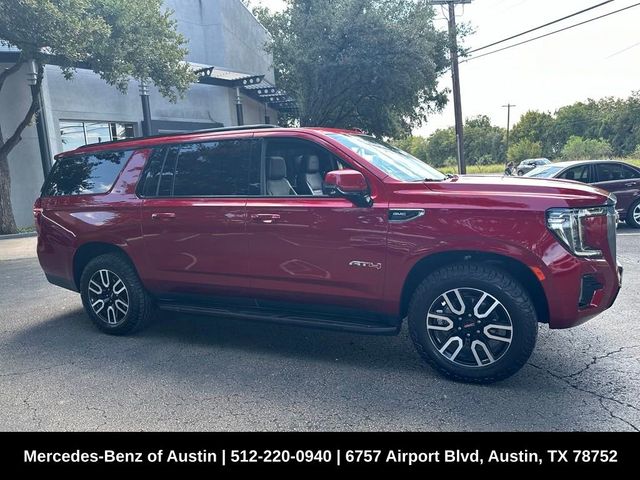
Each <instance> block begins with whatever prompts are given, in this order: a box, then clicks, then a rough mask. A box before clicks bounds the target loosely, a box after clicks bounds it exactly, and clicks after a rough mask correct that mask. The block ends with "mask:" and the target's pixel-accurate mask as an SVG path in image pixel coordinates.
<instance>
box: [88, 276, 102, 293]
mask: <svg viewBox="0 0 640 480" xmlns="http://www.w3.org/2000/svg"><path fill="white" fill-rule="evenodd" d="M89 290H90V291H92V292H93V293H95V294H96V295H102V292H103V290H102V287H101V286H100V285H98V284H97V283H96V282H95V281H94V280H93V279H92V280H91V281H90V282H89Z"/></svg>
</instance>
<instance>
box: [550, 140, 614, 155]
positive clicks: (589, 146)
mask: <svg viewBox="0 0 640 480" xmlns="http://www.w3.org/2000/svg"><path fill="white" fill-rule="evenodd" d="M612 153H613V149H612V148H611V145H609V143H608V142H607V141H606V140H603V139H598V140H596V139H592V138H587V139H585V138H582V137H578V136H572V137H570V138H569V140H568V141H567V144H566V145H565V146H564V148H563V149H562V159H563V160H596V159H603V158H608V157H610V156H611V154H612Z"/></svg>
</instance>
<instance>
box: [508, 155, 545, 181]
mask: <svg viewBox="0 0 640 480" xmlns="http://www.w3.org/2000/svg"><path fill="white" fill-rule="evenodd" d="M550 163H551V160H549V159H548V158H529V159H527V160H523V161H521V162H520V164H519V165H518V166H517V167H516V172H517V173H518V176H519V177H521V176H523V175H524V174H526V173H528V172H530V171H531V170H533V169H534V168H537V167H541V166H542V165H549V164H550Z"/></svg>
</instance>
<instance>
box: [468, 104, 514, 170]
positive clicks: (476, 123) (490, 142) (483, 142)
mask: <svg viewBox="0 0 640 480" xmlns="http://www.w3.org/2000/svg"><path fill="white" fill-rule="evenodd" d="M464 129H465V130H464V151H465V157H466V159H467V163H468V164H469V165H476V164H482V165H484V164H487V163H502V162H504V159H505V143H504V141H505V135H506V131H505V130H504V129H503V128H500V127H495V126H493V125H491V120H490V119H489V117H487V116H486V115H479V116H477V117H474V118H470V119H467V121H466V122H465V127H464Z"/></svg>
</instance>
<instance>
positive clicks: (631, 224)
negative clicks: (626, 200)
mask: <svg viewBox="0 0 640 480" xmlns="http://www.w3.org/2000/svg"><path fill="white" fill-rule="evenodd" d="M638 205H640V199H639V200H636V201H635V202H633V204H632V205H631V206H630V207H629V211H628V212H627V218H626V222H627V225H628V226H629V227H631V228H640V223H638V222H636V221H635V220H634V219H633V211H634V210H635V209H636V208H638Z"/></svg>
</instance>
